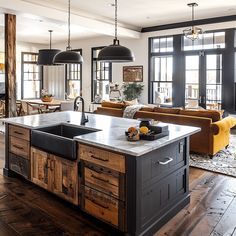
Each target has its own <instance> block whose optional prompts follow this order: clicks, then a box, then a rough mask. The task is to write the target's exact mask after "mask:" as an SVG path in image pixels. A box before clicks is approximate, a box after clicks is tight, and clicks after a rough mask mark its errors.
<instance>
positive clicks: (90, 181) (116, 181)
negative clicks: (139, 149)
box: [82, 162, 125, 200]
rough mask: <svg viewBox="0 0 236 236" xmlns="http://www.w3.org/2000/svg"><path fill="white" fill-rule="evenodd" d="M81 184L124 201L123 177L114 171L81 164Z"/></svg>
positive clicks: (87, 163)
mask: <svg viewBox="0 0 236 236" xmlns="http://www.w3.org/2000/svg"><path fill="white" fill-rule="evenodd" d="M83 163H84V164H82V165H83V167H82V168H83V169H82V184H84V185H86V186H90V187H92V188H95V189H97V190H99V191H101V192H103V193H105V194H108V195H111V196H113V197H115V198H118V199H121V200H125V194H124V193H125V175H124V174H123V173H119V172H116V171H112V170H109V169H107V168H104V167H99V166H96V165H94V164H90V163H89V162H83Z"/></svg>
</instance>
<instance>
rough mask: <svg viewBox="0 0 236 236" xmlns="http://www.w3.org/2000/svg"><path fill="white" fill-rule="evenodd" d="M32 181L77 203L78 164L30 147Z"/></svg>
mask: <svg viewBox="0 0 236 236" xmlns="http://www.w3.org/2000/svg"><path fill="white" fill-rule="evenodd" d="M31 170H32V173H31V176H32V182H34V183H35V184H37V185H38V186H40V187H42V188H44V189H47V190H49V191H50V192H53V193H54V194H56V195H58V196H59V197H61V198H63V199H65V200H67V201H70V202H72V203H74V204H76V205H77V204H78V165H77V162H75V161H74V162H73V161H69V160H66V159H63V158H60V157H57V156H55V155H52V154H50V153H47V152H44V151H41V150H39V149H37V148H33V147H32V148H31Z"/></svg>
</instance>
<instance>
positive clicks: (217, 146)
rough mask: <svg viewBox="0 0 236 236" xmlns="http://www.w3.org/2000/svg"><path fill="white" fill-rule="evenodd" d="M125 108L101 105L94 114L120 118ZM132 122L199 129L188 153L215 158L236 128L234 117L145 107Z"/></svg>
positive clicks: (212, 112) (120, 104)
mask: <svg viewBox="0 0 236 236" xmlns="http://www.w3.org/2000/svg"><path fill="white" fill-rule="evenodd" d="M124 108H125V105H124V104H123V105H122V103H119V104H117V103H108V102H106V103H102V107H98V108H97V111H96V113H97V114H104V115H109V116H116V117H122V116H123V112H124ZM134 118H151V119H154V120H158V121H162V122H166V123H173V124H179V125H190V126H196V127H200V128H201V131H200V132H198V133H196V134H194V135H192V136H191V137H190V151H191V152H197V153H204V154H208V155H211V156H212V155H214V154H216V153H217V152H218V151H220V150H221V149H224V148H225V147H227V146H228V145H229V137H230V128H232V127H233V126H235V125H236V119H235V118H233V117H230V116H228V117H226V118H223V119H222V118H221V113H220V112H218V111H215V110H203V111H202V110H201V111H197V110H196V111H195V110H182V109H178V108H157V107H156V108H150V107H144V108H141V110H140V111H138V112H136V113H135V115H134Z"/></svg>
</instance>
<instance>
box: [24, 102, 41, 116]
mask: <svg viewBox="0 0 236 236" xmlns="http://www.w3.org/2000/svg"><path fill="white" fill-rule="evenodd" d="M43 108H44V106H40V105H32V104H30V103H28V102H26V101H21V115H23V116H24V115H34V114H41V113H44V110H43Z"/></svg>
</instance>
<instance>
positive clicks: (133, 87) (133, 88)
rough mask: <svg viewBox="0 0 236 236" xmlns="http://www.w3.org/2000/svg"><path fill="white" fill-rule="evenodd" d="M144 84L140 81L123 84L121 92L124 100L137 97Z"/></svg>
mask: <svg viewBox="0 0 236 236" xmlns="http://www.w3.org/2000/svg"><path fill="white" fill-rule="evenodd" d="M143 87H144V85H143V84H142V83H125V84H124V85H123V94H124V98H125V100H128V101H131V100H134V99H136V98H139V97H140V95H141V93H142V91H143Z"/></svg>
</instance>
